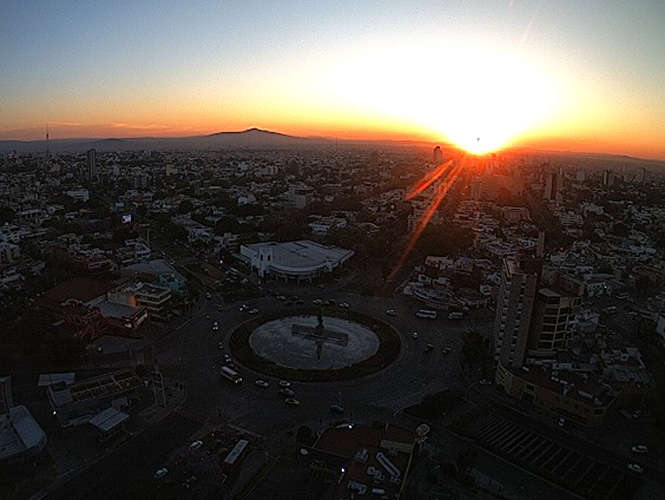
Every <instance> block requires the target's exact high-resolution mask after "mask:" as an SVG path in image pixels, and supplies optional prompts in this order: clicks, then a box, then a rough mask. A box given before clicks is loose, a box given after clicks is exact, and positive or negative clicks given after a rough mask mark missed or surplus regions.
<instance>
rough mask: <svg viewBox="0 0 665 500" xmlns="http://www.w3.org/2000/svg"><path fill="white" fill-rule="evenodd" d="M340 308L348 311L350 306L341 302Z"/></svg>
mask: <svg viewBox="0 0 665 500" xmlns="http://www.w3.org/2000/svg"><path fill="white" fill-rule="evenodd" d="M339 307H341V308H342V309H348V308H349V304H348V303H347V302H340V304H339Z"/></svg>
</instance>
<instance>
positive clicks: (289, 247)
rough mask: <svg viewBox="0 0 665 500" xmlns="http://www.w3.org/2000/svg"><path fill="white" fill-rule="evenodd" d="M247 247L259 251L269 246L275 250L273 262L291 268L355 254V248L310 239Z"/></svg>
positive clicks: (320, 263)
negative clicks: (347, 248)
mask: <svg viewBox="0 0 665 500" xmlns="http://www.w3.org/2000/svg"><path fill="white" fill-rule="evenodd" d="M246 247H247V248H249V249H251V250H253V251H255V252H259V250H260V249H261V248H265V247H269V248H271V249H272V252H273V263H274V264H275V265H276V266H284V267H289V268H299V267H315V266H321V265H323V264H325V263H327V262H338V261H342V260H345V259H347V258H349V257H351V255H353V250H346V249H344V248H339V247H335V246H332V245H321V244H319V243H315V242H313V241H309V240H300V241H289V242H285V243H275V242H270V243H255V244H252V245H246Z"/></svg>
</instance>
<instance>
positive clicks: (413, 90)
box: [318, 44, 561, 154]
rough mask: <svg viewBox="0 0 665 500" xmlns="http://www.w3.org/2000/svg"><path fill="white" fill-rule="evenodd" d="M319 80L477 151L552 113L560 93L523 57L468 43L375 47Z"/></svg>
mask: <svg viewBox="0 0 665 500" xmlns="http://www.w3.org/2000/svg"><path fill="white" fill-rule="evenodd" d="M321 80H322V81H321V82H319V85H318V87H319V88H325V87H328V89H329V92H330V94H336V95H337V96H339V97H340V98H341V100H343V101H345V102H347V103H349V102H351V103H353V104H352V106H353V107H354V108H355V109H364V110H366V111H367V112H369V113H371V114H373V115H382V116H389V117H392V118H394V119H395V120H396V121H401V122H402V123H408V124H411V125H412V126H417V127H419V128H422V129H428V130H430V131H432V133H433V135H438V136H439V137H440V138H441V139H447V140H448V141H450V142H451V143H453V144H455V145H457V146H458V147H460V148H462V149H464V150H466V151H468V152H470V153H474V154H482V153H487V152H490V151H494V150H496V149H499V148H501V147H504V146H506V145H508V144H509V143H510V142H511V141H512V140H514V139H515V138H516V137H518V136H519V135H520V134H522V133H526V132H529V131H530V129H531V127H534V126H537V125H539V124H541V123H543V122H545V121H547V120H548V119H550V118H552V115H553V114H554V110H555V109H556V106H557V103H558V101H559V100H560V97H559V94H560V92H561V91H560V89H559V88H558V86H557V85H556V83H557V82H555V81H554V80H553V79H552V78H551V77H549V76H547V75H546V74H545V73H544V72H542V71H540V70H539V69H538V68H537V67H536V66H535V65H533V64H530V63H529V61H528V60H527V59H522V58H520V57H518V56H517V55H515V54H511V53H504V52H501V51H497V50H492V49H488V48H486V47H485V48H480V47H474V46H466V45H465V46H461V45H460V46H445V47H444V46H439V47H437V46H431V45H430V46H424V45H416V44H414V45H413V46H409V47H406V48H404V47H402V48H400V49H397V48H391V49H386V48H379V49H375V50H371V51H368V52H366V53H364V54H362V55H356V56H355V58H352V59H351V61H350V62H349V61H344V62H343V63H342V64H340V67H338V68H335V72H334V74H333V75H331V74H329V73H328V74H325V76H323V77H322V79H321Z"/></svg>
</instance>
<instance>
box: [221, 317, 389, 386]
mask: <svg viewBox="0 0 665 500" xmlns="http://www.w3.org/2000/svg"><path fill="white" fill-rule="evenodd" d="M228 344H229V349H230V351H231V354H232V355H233V357H234V358H235V360H236V361H237V362H238V363H239V364H241V365H243V366H244V367H246V368H248V369H250V370H254V371H257V372H260V373H263V374H265V375H268V376H272V377H277V378H282V379H289V380H294V381H302V382H315V381H334V380H349V379H354V378H360V377H365V376H367V375H370V374H373V373H376V372H378V371H380V370H382V369H384V368H386V367H388V366H389V365H390V364H392V363H393V362H394V361H395V359H396V358H397V357H398V355H399V353H400V348H401V341H400V336H399V334H398V332H397V331H396V330H395V329H394V328H393V327H392V326H391V325H389V324H387V323H385V322H384V321H381V320H379V319H377V318H374V317H371V316H367V315H364V314H361V313H358V312H356V311H349V310H340V309H333V308H326V309H317V308H303V309H301V310H297V311H289V312H288V313H283V312H282V313H273V314H266V315H263V316H260V317H257V318H253V319H251V320H249V321H246V322H245V323H242V324H241V325H239V326H237V327H236V328H234V329H233V330H232V331H231V333H230V336H229V343H228Z"/></svg>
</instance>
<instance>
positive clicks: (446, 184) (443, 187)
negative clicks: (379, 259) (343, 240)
mask: <svg viewBox="0 0 665 500" xmlns="http://www.w3.org/2000/svg"><path fill="white" fill-rule="evenodd" d="M463 159H464V158H462V159H461V160H460V161H458V162H456V163H455V164H454V165H453V167H452V168H451V169H449V170H448V171H447V173H446V175H445V176H444V177H443V180H442V181H441V183H440V184H439V185H438V186H437V188H436V192H435V193H434V195H433V196H432V201H431V202H430V204H429V206H428V207H427V210H426V212H425V213H424V214H423V216H422V218H421V219H420V221H418V225H417V226H416V227H415V229H414V230H413V232H412V233H411V237H410V238H409V242H408V243H407V245H406V247H405V249H404V252H402V255H401V256H400V258H399V260H398V261H397V264H396V265H395V267H394V268H393V270H392V271H391V272H390V274H389V275H388V277H387V278H386V281H392V279H393V278H394V277H395V275H396V274H397V273H398V272H399V270H400V269H401V268H402V266H403V265H404V262H405V261H406V258H407V257H408V256H409V254H410V253H411V251H412V250H413V247H414V246H415V245H416V243H417V241H418V239H419V238H420V235H421V234H422V232H423V231H424V230H425V227H427V224H428V223H429V221H430V219H431V218H432V216H433V215H434V213H435V212H436V210H437V209H438V208H439V205H441V202H442V201H443V199H444V198H445V196H446V194H448V191H449V190H450V188H451V187H452V185H453V182H454V181H455V179H457V176H458V174H459V172H460V170H461V169H462V160H463ZM451 163H452V160H448V161H447V162H445V163H443V164H442V165H441V167H439V168H438V169H437V170H436V171H435V172H438V171H439V170H440V173H438V175H436V178H435V179H434V180H436V179H438V178H440V177H442V175H443V172H444V171H445V168H446V167H445V166H446V165H447V164H451ZM432 177H434V175H433V174H429V176H427V177H425V179H423V180H422V181H420V182H419V183H418V184H417V186H420V185H421V184H423V182H427V181H429V180H430V179H431V178H432ZM433 182H434V181H432V182H429V184H428V186H430V185H431V184H432V183H433ZM414 190H415V189H414ZM420 192H422V189H421V190H420Z"/></svg>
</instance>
